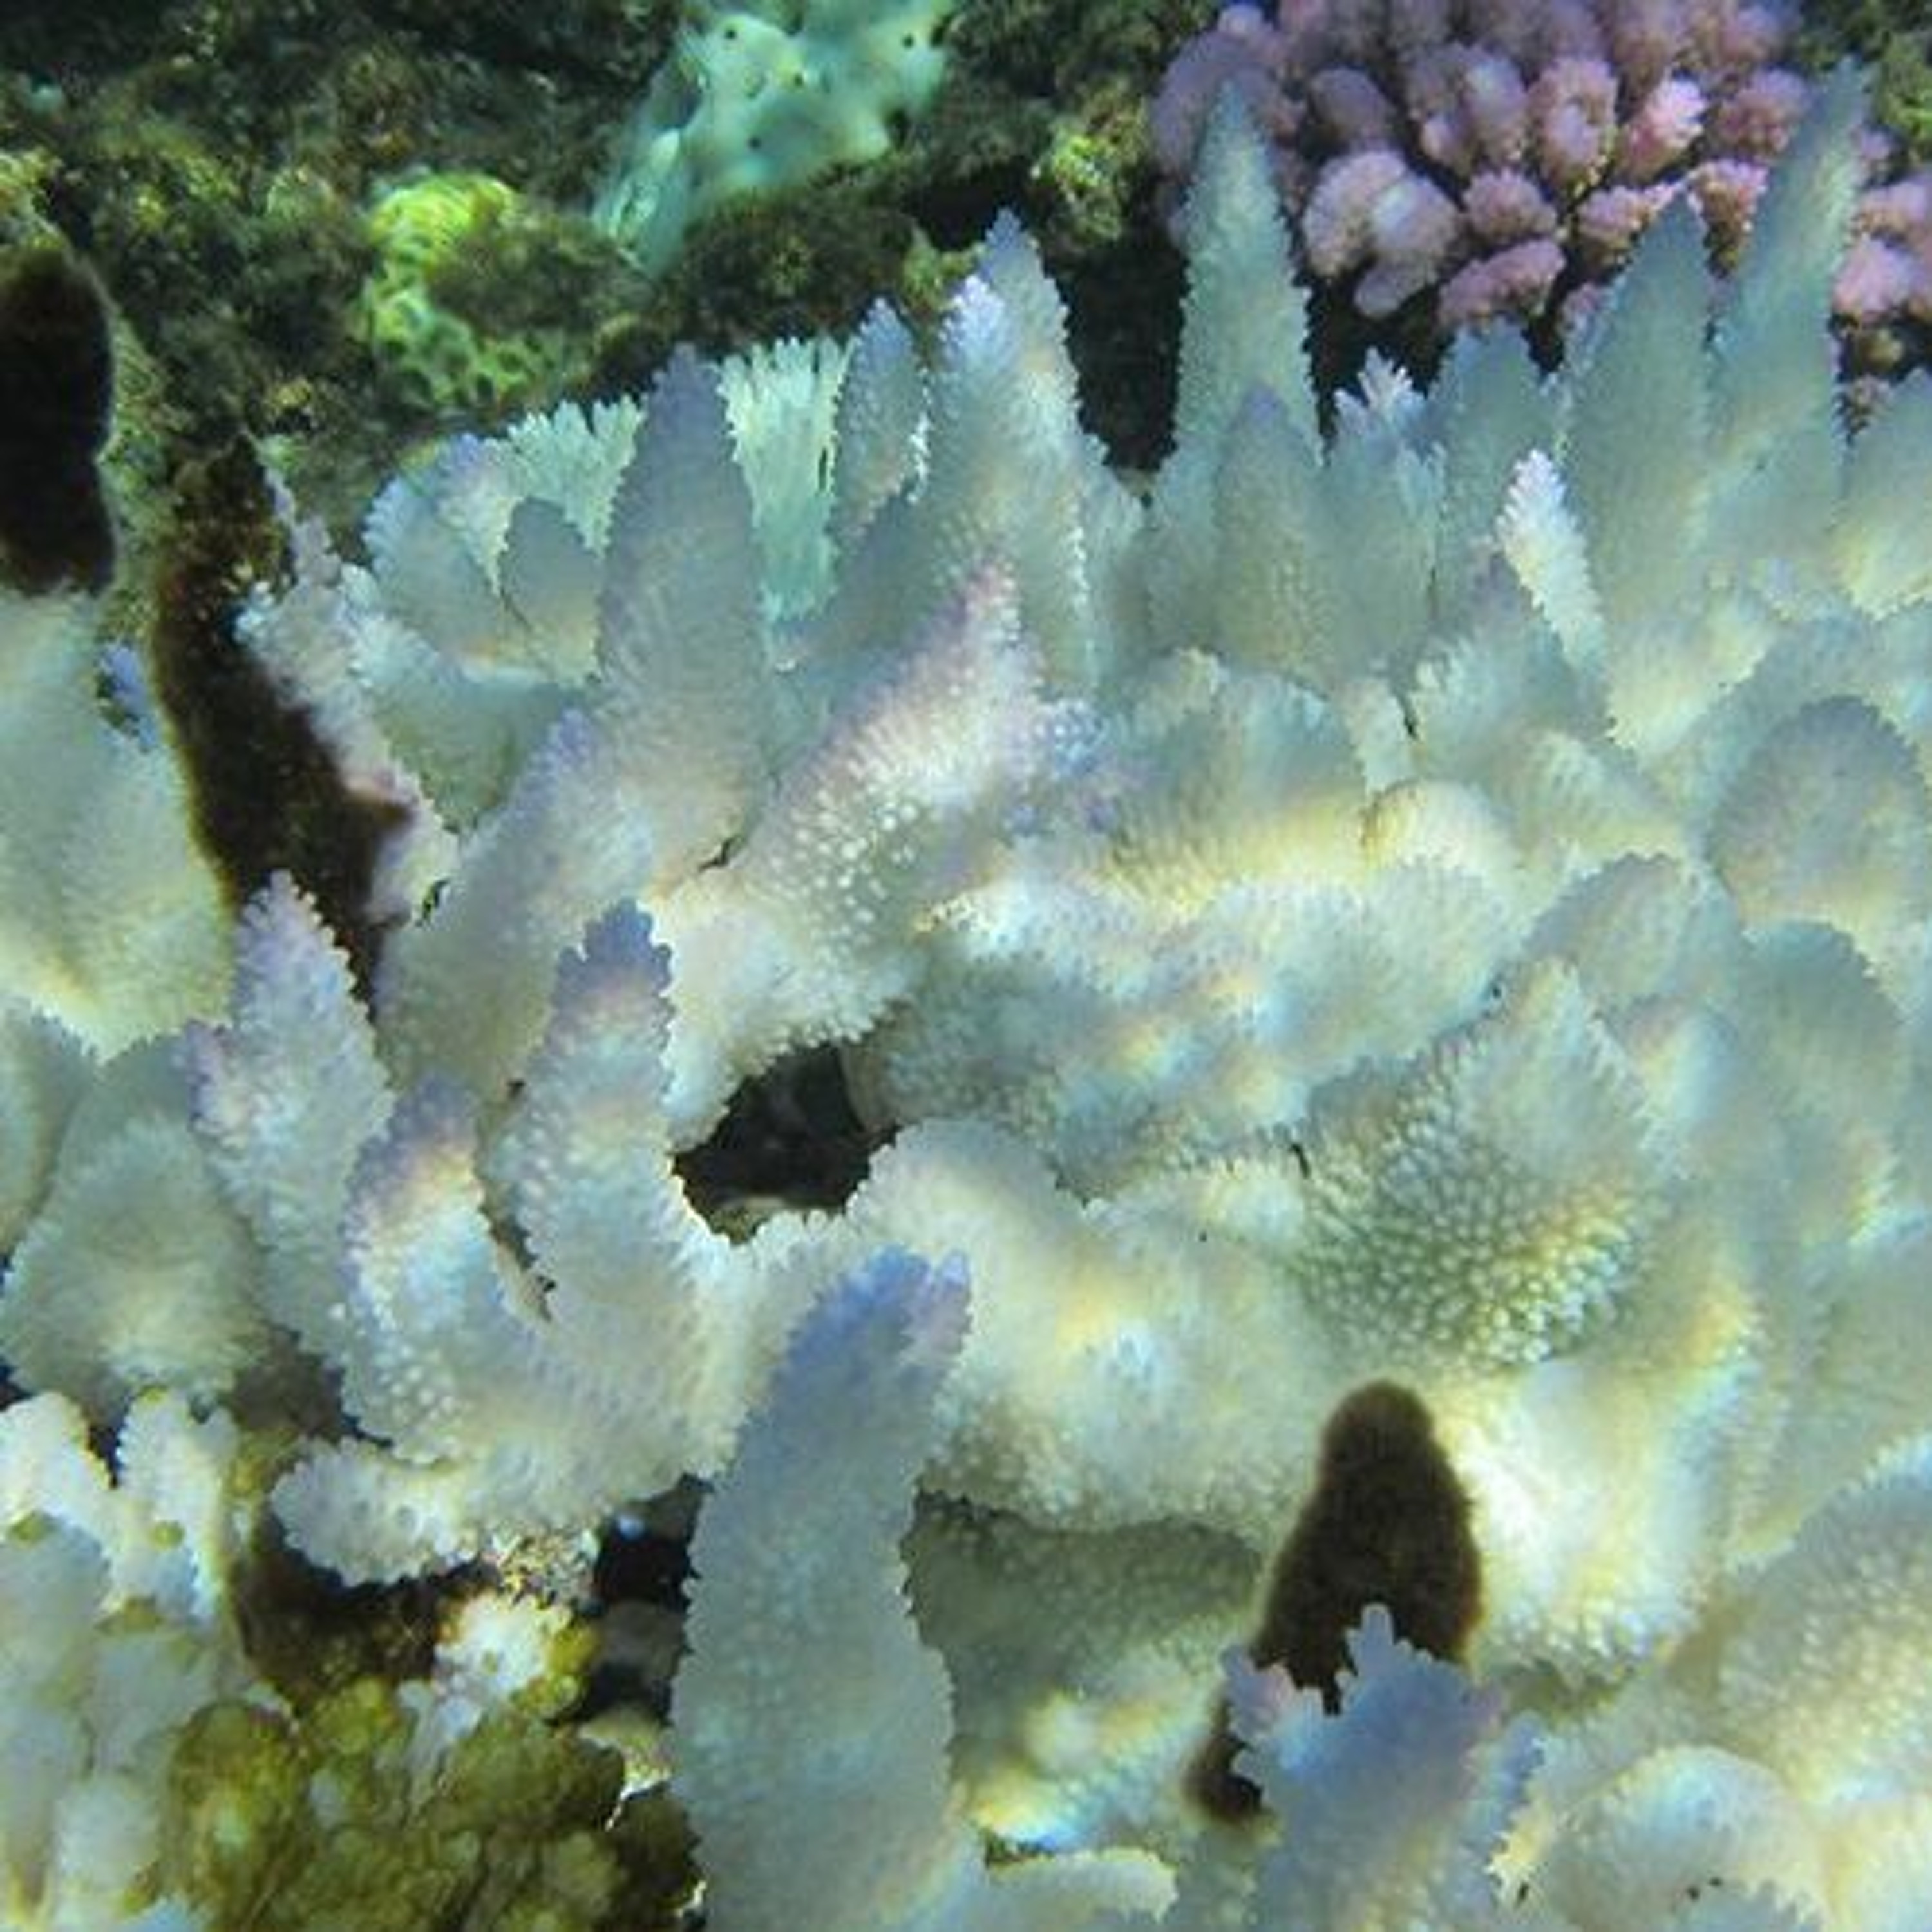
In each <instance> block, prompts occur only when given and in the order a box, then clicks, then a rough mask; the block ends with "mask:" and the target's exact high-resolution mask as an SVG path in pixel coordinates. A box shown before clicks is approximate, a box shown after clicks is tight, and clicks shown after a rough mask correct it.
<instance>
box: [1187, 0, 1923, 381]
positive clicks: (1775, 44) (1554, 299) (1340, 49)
mask: <svg viewBox="0 0 1932 1932" xmlns="http://www.w3.org/2000/svg"><path fill="white" fill-rule="evenodd" d="M1796 17H1797V10H1796V6H1795V5H1793V4H1791V0H1279V4H1278V5H1277V7H1276V8H1275V10H1274V17H1273V18H1272V19H1271V18H1270V17H1268V14H1267V13H1265V12H1264V10H1262V8H1261V7H1258V6H1256V5H1250V4H1246V0H1244V4H1240V5H1232V6H1229V7H1226V8H1225V9H1224V10H1223V13H1221V15H1220V18H1219V19H1218V20H1217V21H1216V23H1215V24H1214V26H1213V28H1211V29H1210V30H1209V31H1208V32H1206V33H1205V34H1201V35H1199V36H1198V37H1196V39H1195V40H1193V41H1191V42H1190V43H1189V44H1188V45H1187V46H1186V47H1185V48H1184V49H1183V50H1182V52H1181V55H1180V56H1179V57H1178V59H1177V60H1176V61H1175V63H1174V65H1173V66H1172V68H1170V69H1169V73H1168V76H1167V78H1166V82H1165V83H1164V85H1163V87H1162V89H1161V91H1160V96H1159V98H1158V99H1157V101H1156V102H1155V104H1154V133H1155V141H1156V146H1157V150H1158V151H1159V154H1160V157H1161V160H1162V162H1163V166H1165V167H1166V169H1167V171H1168V172H1169V176H1170V179H1171V181H1172V182H1173V183H1174V184H1175V188H1176V190H1177V194H1176V205H1178V187H1179V186H1180V185H1181V184H1182V183H1183V182H1184V180H1185V178H1186V177H1187V174H1188V173H1189V172H1190V170H1191V169H1192V166H1193V157H1194V154H1195V152H1196V149H1197V148H1198V147H1199V142H1200V137H1201V130H1202V127H1203V126H1204V124H1205V119H1206V116H1207V113H1208V108H1209V107H1210V106H1211V104H1212V102H1213V101H1214V98H1215V97H1216V96H1217V94H1218V93H1219V92H1220V90H1221V89H1223V87H1226V86H1233V87H1234V88H1235V89H1236V90H1237V92H1238V93H1239V94H1240V95H1241V98H1242V99H1243V101H1244V104H1246V105H1247V107H1248V109H1249V110H1250V113H1251V114H1253V115H1254V116H1255V118H1256V120H1257V121H1258V123H1259V125H1260V126H1261V127H1262V129H1263V130H1264V132H1265V133H1266V134H1267V135H1268V139H1269V141H1270V144H1271V149H1272V151H1273V157H1274V175H1275V179H1276V182H1277V186H1278V187H1279V189H1280V192H1281V193H1282V196H1283V199H1284V201H1285V202H1286V203H1287V204H1288V205H1289V207H1290V208H1291V209H1292V210H1293V211H1295V213H1296V214H1298V215H1299V216H1300V217H1301V220H1302V223H1303V224H1304V239H1305V243H1306V245H1307V249H1308V253H1309V261H1310V266H1311V268H1312V269H1313V271H1314V272H1315V273H1316V275H1317V276H1318V277H1319V278H1322V279H1323V280H1325V281H1332V282H1334V283H1336V284H1339V285H1340V286H1343V287H1346V289H1347V290H1348V291H1349V294H1350V296H1351V297H1352V299H1353V301H1354V303H1355V307H1356V308H1358V310H1359V311H1361V313H1362V314H1364V315H1367V316H1369V317H1383V316H1386V315H1388V314H1390V313H1391V311H1394V309H1396V308H1398V307H1400V306H1401V305H1403V304H1404V303H1405V302H1408V301H1409V299H1411V298H1412V296H1417V295H1418V294H1421V293H1423V292H1424V291H1425V290H1429V289H1431V288H1433V289H1434V290H1435V291H1436V305H1435V320H1436V323H1437V325H1438V326H1439V328H1440V329H1442V330H1444V331H1445V332H1447V331H1449V330H1452V329H1457V328H1460V327H1463V326H1468V325H1470V324H1472V323H1483V322H1487V321H1490V320H1518V321H1523V322H1529V323H1535V322H1538V321H1540V320H1542V319H1544V317H1549V316H1553V315H1554V316H1558V317H1562V318H1564V319H1565V323H1566V326H1567V323H1568V320H1569V319H1573V318H1576V317H1582V316H1583V315H1586V314H1589V313H1590V312H1591V311H1592V310H1593V309H1594V308H1595V307H1596V305H1597V302H1598V296H1599V294H1600V293H1601V285H1602V284H1603V283H1604V281H1606V280H1607V278H1609V277H1610V276H1611V275H1614V274H1615V273H1616V272H1617V270H1618V269H1619V268H1620V267H1621V266H1622V264H1623V263H1624V262H1625V260H1628V257H1629V255H1630V253H1631V250H1632V249H1633V248H1634V247H1635V246H1636V244H1637V240H1638V239H1639V238H1640V236H1641V235H1642V234H1643V232H1644V231H1645V229H1647V228H1648V227H1649V226H1650V224H1651V223H1652V222H1653V221H1654V220H1655V219H1656V218H1657V217H1658V214H1660V213H1661V211H1662V210H1663V208H1664V207H1665V206H1666V205H1667V204H1668V203H1669V202H1670V201H1672V200H1673V199H1675V198H1676V196H1679V194H1682V193H1687V192H1688V194H1689V195H1690V196H1691V199H1693V200H1694V202H1696V204H1697V208H1698V211H1699V213H1700V215H1701V216H1702V217H1703V220H1704V222H1705V223H1706V229H1707V232H1708V233H1709V236H1710V239H1711V242H1712V248H1713V249H1714V251H1715V254H1716V255H1717V257H1718V260H1719V262H1720V263H1729V262H1730V260H1733V259H1734V258H1735V257H1736V254H1737V251H1739V248H1741V246H1742V243H1743V241H1744V239H1745V236H1746V234H1747V233H1748V230H1749V228H1750V226H1751V219H1752V217H1753V215H1754V212H1755V211H1756V208H1757V203H1758V201H1759V199H1760V196H1762V194H1763V190H1764V186H1765V181H1766V175H1767V172H1768V170H1769V164H1770V163H1771V162H1772V160H1774V159H1775V157H1777V156H1778V154H1780V153H1781V152H1782V151H1783V150H1784V147H1785V145H1786V144H1787V142H1788V141H1789V140H1790V138H1791V135H1792V133H1793V129H1794V128H1795V127H1796V125H1797V123H1798V121H1799V118H1800V116H1801V115H1802V113H1803V112H1804V110H1805V107H1806V104H1808V101H1809V100H1810V99H1811V95H1812V92H1813V89H1812V87H1811V83H1808V82H1807V81H1806V80H1804V79H1803V78H1802V77H1800V76H1799V75H1798V74H1796V73H1794V72H1792V71H1789V70H1788V69H1787V68H1784V67H1783V66H1781V65H1779V64H1778V63H1779V62H1780V61H1781V58H1783V56H1784V54H1785V52H1786V51H1787V43H1788V42H1789V40H1790V37H1791V34H1792V31H1793V28H1794V27H1795V26H1796ZM1863 165H1864V169H1865V172H1866V178H1867V181H1868V182H1870V183H1873V184H1882V183H1884V182H1885V177H1886V175H1887V173H1888V172H1889V171H1890V169H1891V157H1890V152H1889V148H1888V145H1887V143H1885V142H1884V141H1883V140H1882V139H1881V138H1879V137H1878V136H1875V135H1873V136H1870V137H1869V138H1868V139H1867V142H1866V143H1865V145H1864V151H1863ZM1928 182H1932V175H1921V176H1919V177H1916V178H1914V180H1912V181H1907V182H1902V183H1901V182H1894V183H1891V184H1885V185H1873V186H1871V187H1868V189H1867V193H1866V196H1865V199H1864V207H1863V208H1862V210H1861V215H1860V219H1859V222H1858V239H1857V242H1856V245H1855V247H1854V248H1853V250H1852V254H1851V255H1850V257H1849V259H1848V260H1847V261H1846V265H1845V272H1844V273H1843V275H1842V276H1841V278H1840V281H1839V284H1838V305H1837V306H1838V314H1839V316H1840V317H1841V320H1842V321H1843V322H1844V323H1846V324H1847V325H1848V326H1849V329H1850V332H1851V340H1852V343H1853V345H1854V347H1855V349H1856V350H1858V361H1859V362H1860V363H1861V365H1862V366H1864V367H1867V368H1871V367H1882V366H1888V365H1895V364H1897V362H1900V360H1901V359H1903V353H1904V352H1903V350H1902V349H1901V347H1900V341H1899V339H1898V338H1897V333H1896V332H1897V330H1898V329H1900V327H1901V326H1903V327H1905V328H1907V329H1922V328H1924V326H1927V320H1928V315H1932V188H1928V186H1927V183H1928ZM1879 338H1882V339H1883V340H1882V344H1881V345H1880V346H1878V347H1874V346H1873V344H1874V343H1876V342H1878V341H1879Z"/></svg>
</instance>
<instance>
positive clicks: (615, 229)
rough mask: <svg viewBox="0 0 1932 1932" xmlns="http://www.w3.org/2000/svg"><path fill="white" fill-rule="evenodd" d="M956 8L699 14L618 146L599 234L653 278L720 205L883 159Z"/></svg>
mask: <svg viewBox="0 0 1932 1932" xmlns="http://www.w3.org/2000/svg"><path fill="white" fill-rule="evenodd" d="M955 4H956V0H803V4H802V5H790V6H787V5H784V0H754V4H752V5H748V6H742V7H722V6H719V5H715V4H709V5H701V6H697V7H694V8H693V12H694V14H695V15H696V16H697V18H695V19H694V20H693V21H692V22H691V24H689V25H688V26H685V28H683V29H682V31H681V32H680V33H679V36H678V40H677V43H676V47H675V48H674V49H673V52H672V55H671V58H670V59H669V60H668V61H667V62H666V63H665V64H664V66H663V67H662V68H661V69H659V71H658V74H657V76H656V78H655V80H653V81H652V83H651V87H650V90H649V92H648V93H647V94H646V96H645V97H644V101H643V105H642V106H641V107H640V108H639V109H638V110H637V113H636V114H635V115H634V116H633V117H632V118H631V121H630V124H628V127H626V128H625V130H624V133H623V135H622V138H621V139H620V140H619V144H618V149H617V154H616V162H615V165H614V166H613V168H612V169H611V172H610V175H609V177H608V178H607V180H606V181H605V183H604V187H603V188H602V190H601V191H600V193H599V194H598V198H597V202H596V205H595V208H594V209H593V211H592V212H593V215H594V218H595V220H596V221H597V223H598V226H601V228H603V229H604V230H605V231H606V232H607V233H609V234H610V235H612V236H615V237H616V239H617V240H618V241H619V242H621V243H622V245H623V246H624V247H625V249H626V250H627V251H628V252H629V253H630V254H631V255H632V256H634V257H635V259H636V260H637V261H638V262H639V263H640V264H641V265H642V266H643V267H644V268H645V269H647V270H655V269H660V268H661V267H663V266H664V264H665V263H667V262H668V261H669V260H670V258H671V257H672V256H673V254H676V251H677V247H678V244H679V242H680V240H681V239H682V237H683V234H684V231H685V227H686V226H687V225H688V223H690V222H691V221H692V220H694V219H695V218H696V217H697V216H699V215H700V214H704V213H705V212H706V211H707V210H709V209H710V208H714V207H715V206H716V205H718V203H719V202H722V201H726V200H728V199H730V198H731V197H732V196H736V195H741V194H747V193H752V192H754V191H756V190H760V189H771V188H782V187H793V186H796V184H798V183H799V182H801V181H808V180H809V179H810V178H811V176H813V175H815V174H818V173H820V172H823V170H824V169H826V168H829V167H833V166H838V164H840V163H847V162H854V161H868V160H874V159H875V158H876V157H877V156H879V155H880V154H883V153H884V152H885V151H886V149H887V148H889V147H890V146H891V145H892V139H893V136H894V133H895V127H896V124H898V123H899V122H901V121H904V119H906V118H908V117H910V115H915V114H916V113H919V110H921V109H922V107H924V106H925V105H926V102H927V101H929V99H930V98H932V93H933V91H934V90H935V89H936V88H937V87H938V85H939V82H940V79H941V74H942V73H943V71H944V66H945V55H944V52H943V51H942V49H941V46H940V45H939V30H940V28H941V26H943V24H944V21H945V20H946V17H947V15H948V14H949V13H951V11H952V10H953V6H954V5H955Z"/></svg>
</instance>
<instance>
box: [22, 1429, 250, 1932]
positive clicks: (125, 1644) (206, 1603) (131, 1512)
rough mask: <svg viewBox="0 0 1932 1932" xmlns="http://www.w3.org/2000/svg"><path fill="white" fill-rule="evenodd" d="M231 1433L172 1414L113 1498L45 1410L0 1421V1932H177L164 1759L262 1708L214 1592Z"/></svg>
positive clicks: (182, 1920)
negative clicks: (210, 1716) (231, 1718)
mask: <svg viewBox="0 0 1932 1932" xmlns="http://www.w3.org/2000/svg"><path fill="white" fill-rule="evenodd" d="M238 1440H239V1439H238V1433H237V1431H236V1428H235V1427H234V1425H233V1423H231V1422H230V1421H229V1420H228V1419H227V1418H226V1417H225V1416H217V1417H214V1418H210V1419H209V1420H208V1421H201V1422H198V1421H196V1420H195V1419H194V1418H193V1416H192V1415H190V1413H189V1412H188V1409H187V1404H186V1403H184V1402H182V1401H181V1400H180V1399H179V1398H178V1397H175V1396H172V1395H167V1394H154V1395H151V1396H149V1397H145V1398H143V1399H142V1400H141V1401H140V1402H139V1403H136V1404H135V1406H133V1409H130V1412H128V1415H127V1419H126V1421H124V1423H123V1424H122V1425H121V1434H120V1442H119V1448H118V1454H117V1457H116V1460H117V1462H118V1476H119V1481H118V1483H117V1482H115V1481H113V1479H112V1478H110V1475H109V1473H108V1472H107V1469H105V1468H104V1467H103V1466H102V1465H101V1463H99V1462H98V1460H96V1459H95V1457H94V1456H93V1454H92V1453H91V1451H89V1448H88V1443H87V1422H86V1417H84V1416H83V1415H82V1414H81V1412H80V1411H79V1410H78V1409H76V1408H75V1407H74V1405H73V1403H71V1402H69V1401H68V1400H67V1399H66V1398H65V1397H63V1396H59V1395H52V1394H49V1395H41V1396H37V1397H34V1398H33V1399H32V1400H31V1401H27V1402H23V1403H19V1404H17V1406H14V1407H13V1408H11V1409H7V1411H5V1412H4V1413H0V1629H4V1630H5V1632H6V1634H7V1635H6V1657H5V1675H4V1682H5V1696H4V1697H0V1924H5V1925H7V1926H8V1927H16V1928H18V1932H43V1928H44V1932H118V1928H123V1927H125V1928H127V1932H135V1928H139V1932H188V1929H189V1928H190V1927H194V1926H196V1925H199V1924H200V1923H201V1922H202V1921H201V1920H200V1919H199V1917H198V1916H197V1915H196V1914H194V1913H193V1912H191V1911H190V1910H189V1909H187V1908H186V1907H185V1906H182V1905H181V1903H180V1902H179V1901H178V1900H174V1899H172V1898H169V1897H163V1896H157V1888H156V1885H155V1880H154V1868H155V1867H156V1866H157V1864H159V1862H160V1855H161V1851H162V1843H161V1838H162V1833H163V1825H164V1819H165V1816H166V1809H167V1805H168V1799H169V1793H168V1786H167V1771H168V1765H169V1753H170V1751H171V1748H172V1745H173V1742H174V1740H175V1736H176V1735H177V1733H178V1730H179V1729H180V1727H181V1725H182V1724H184V1723H185V1722H186V1721H187V1719H188V1718H190V1717H191V1716H192V1715H193V1714H194V1713H195V1712H196V1711H197V1710H199V1709H201V1708H202V1706H205V1705H207V1704H210V1703H213V1702H214V1700H216V1699H217V1698H220V1697H251V1698H254V1699H257V1700H269V1693H268V1691H267V1690H266V1687H265V1686H263V1685H261V1684H260V1682H259V1681H258V1680H257V1679H256V1678H255V1676H254V1672H253V1670H251V1667H250V1666H249V1664H248V1661H247V1660H246V1658H245V1656H244V1655H243V1652H242V1645H241V1641H240V1638H239V1634H238V1633H237V1631H236V1628H235V1626H234V1622H233V1612H232V1606H231V1604H230V1603H229V1573H230V1571H231V1568H232V1567H233V1564H234V1562H235V1561H236V1556H237V1554H238V1550H239V1544H240V1541H241V1540H242V1535H243V1532H244V1529H245V1517H244V1512H243V1511H242V1507H241V1505H239V1503H238V1502H237V1501H236V1498H235V1496H234V1494H233V1473H234V1461H235V1457H236V1450H237V1447H238Z"/></svg>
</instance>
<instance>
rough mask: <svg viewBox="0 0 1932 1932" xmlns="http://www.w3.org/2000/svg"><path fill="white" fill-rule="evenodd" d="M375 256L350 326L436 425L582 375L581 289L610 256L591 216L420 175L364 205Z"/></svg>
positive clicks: (389, 381)
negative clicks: (586, 217) (590, 221)
mask: <svg viewBox="0 0 1932 1932" xmlns="http://www.w3.org/2000/svg"><path fill="white" fill-rule="evenodd" d="M368 232H369V240H370V242H371V245H372V246H373V248H374V251H375V265H374V268H373V269H371V272H370V273H369V275H368V279H367V280H366V281H365V282H364V283H363V284H362V290H361V293H359V296H357V298H356V310H355V329H356V335H357V336H358V338H359V339H360V340H361V341H362V343H363V344H364V345H365V347H366V348H367V349H368V351H369V353H370V354H371V356H372V357H373V358H374V361H375V364H376V367H377V373H378V375H379V377H380V380H382V382H383V385H384V386H385V389H386V390H387V392H389V395H390V396H391V398H392V400H393V401H396V402H398V403H399V404H401V405H402V406H403V407H406V408H407V409H410V410H415V411H416V412H418V413H422V414H424V415H426V416H431V417H434V418H436V419H440V420H452V421H453V420H455V419H459V418H460V419H463V420H464V421H467V422H475V421H486V422H487V421H497V420H500V419H502V418H504V417H505V416H509V415H511V414H513V413H516V412H517V411H519V410H526V409H529V408H532V407H535V406H536V405H538V404H540V403H542V402H545V401H550V400H551V399H553V398H554V397H555V396H556V395H557V394H558V393H559V392H561V391H562V389H565V388H566V387H568V386H570V385H571V383H573V382H575V381H577V380H581V378H582V377H583V374H584V373H585V371H586V368H588V366H589V359H590V357H591V356H592V353H593V350H592V345H591V344H590V342H589V337H590V335H591V334H592V329H591V326H590V324H589V320H588V319H587V311H586V298H587V296H588V294H589V292H590V291H592V290H601V287H602V285H603V284H604V282H606V281H608V279H609V278H610V275H611V274H612V272H613V265H614V262H615V257H614V251H613V250H612V249H611V248H610V245H608V244H607V243H605V242H603V241H602V240H601V239H600V238H599V237H598V236H595V234H594V233H592V232H591V230H590V228H589V224H588V223H586V222H585V221H583V220H581V219H580V218H579V217H574V216H571V215H569V214H565V213H564V212H562V211H560V210H559V209H557V208H553V207H550V206H547V205H545V204H543V203H541V202H538V201H535V200H534V199H529V198H527V197H526V196H523V195H521V194H520V193H518V192H517V190H516V189H514V188H513V187H511V186H510V185H509V184H508V182H506V181H499V180H498V179H497V178H496V176H495V175H487V174H481V173H478V172H470V171H458V172H447V173H433V174H425V175H419V176H417V177H415V178H412V179H410V180H407V181H402V182H400V183H398V184H395V185H393V186H392V187H388V188H386V189H385V190H383V192H382V193H381V194H380V195H379V196H377V199H376V201H375V203H374V205H373V207H372V208H371V210H370V213H369V229H368Z"/></svg>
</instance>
